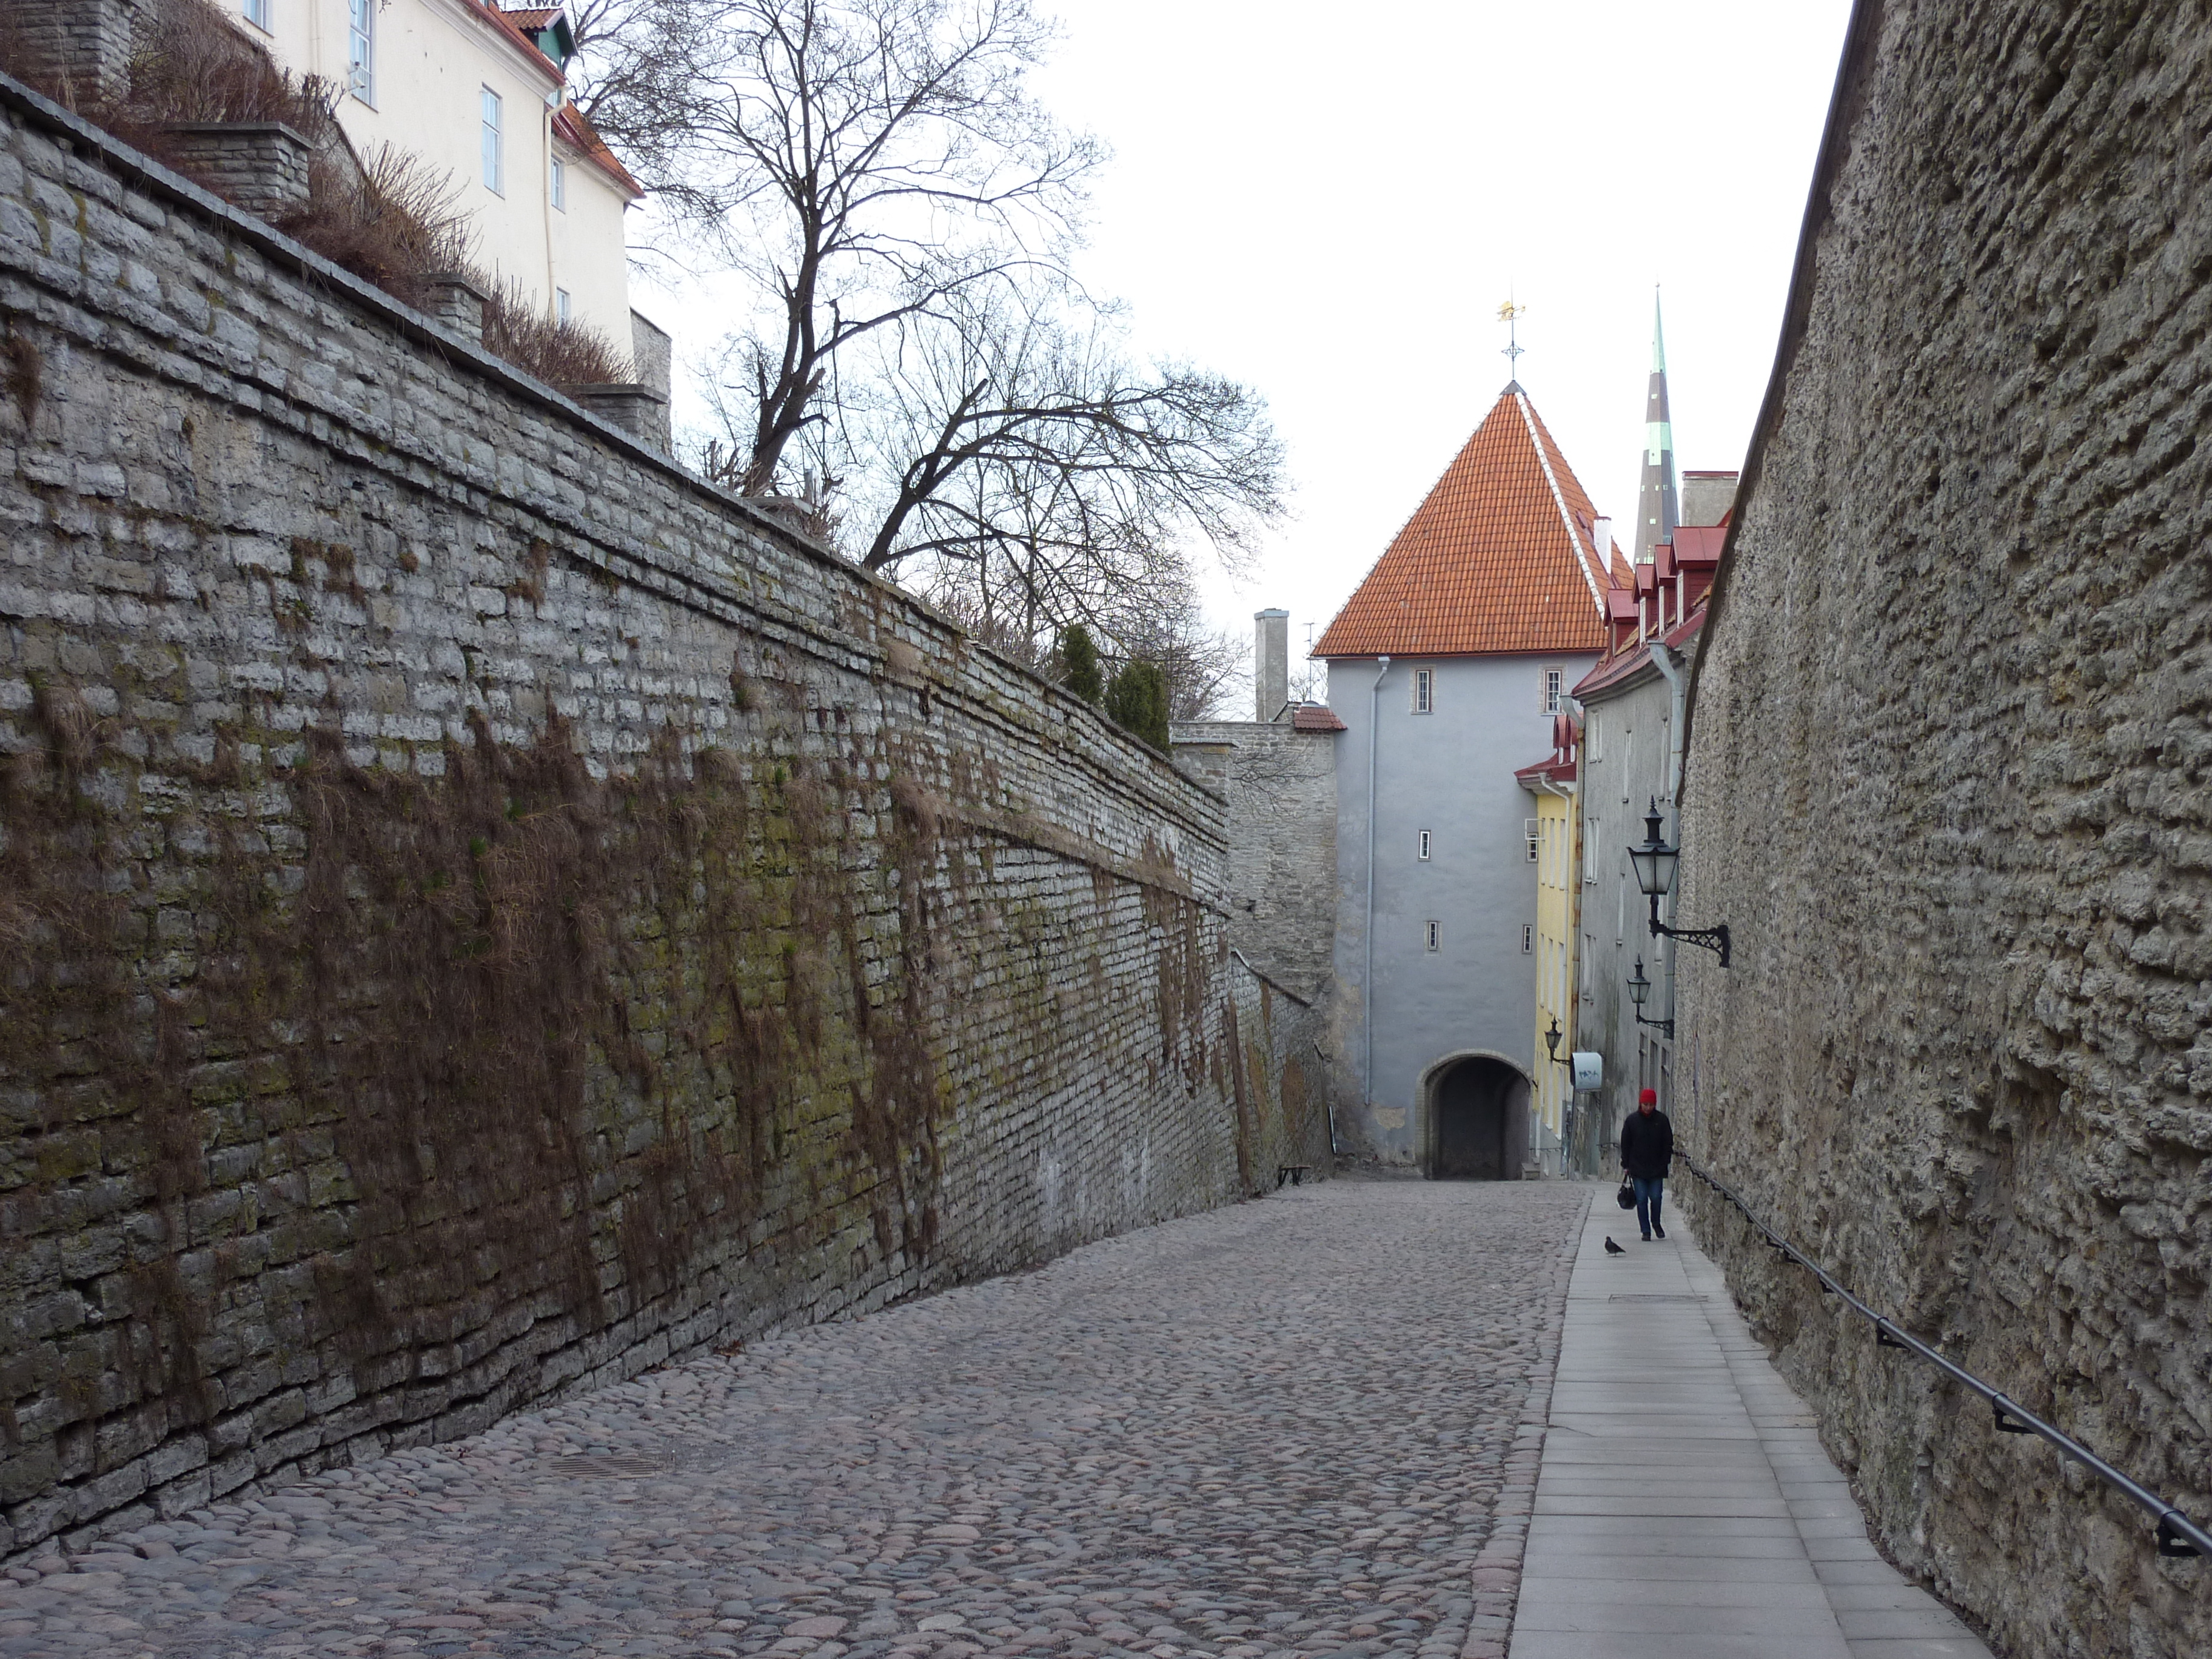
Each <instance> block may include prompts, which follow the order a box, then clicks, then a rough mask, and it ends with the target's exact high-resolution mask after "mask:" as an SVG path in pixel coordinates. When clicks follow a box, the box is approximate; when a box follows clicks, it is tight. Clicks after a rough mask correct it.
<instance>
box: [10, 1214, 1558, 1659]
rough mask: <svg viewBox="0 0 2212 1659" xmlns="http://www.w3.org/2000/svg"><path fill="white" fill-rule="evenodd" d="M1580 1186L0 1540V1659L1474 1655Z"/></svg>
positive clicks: (1169, 1262)
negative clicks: (170, 1512)
mask: <svg viewBox="0 0 2212 1659" xmlns="http://www.w3.org/2000/svg"><path fill="white" fill-rule="evenodd" d="M1588 1198H1589V1189H1588V1188H1586V1187H1582V1186H1577V1185H1570V1184H1565V1183H1558V1182H1547V1183H1526V1184H1524V1183H1517V1182H1516V1183H1512V1184H1499V1185H1487V1186H1484V1185H1455V1184H1431V1183H1427V1182H1358V1181H1338V1182H1328V1183H1324V1184H1322V1185H1318V1186H1312V1187H1306V1188H1293V1189H1290V1190H1287V1191H1285V1192H1283V1193H1279V1194H1275V1195H1274V1196H1273V1197H1270V1198H1268V1199H1266V1200H1261V1201H1259V1202H1255V1203H1250V1204H1243V1205H1238V1206H1233V1207H1231V1208H1229V1209H1226V1210H1221V1211H1216V1212H1212V1213H1211V1214H1208V1215H1204V1216H1200V1217H1195V1218H1191V1219H1188V1220H1183V1221H1177V1222H1171V1223H1169V1224H1166V1225H1161V1226H1158V1227H1153V1228H1150V1229H1147V1230H1146V1231H1142V1232H1139V1233H1133V1234H1130V1235H1127V1236H1125V1237H1121V1238H1116V1239H1110V1240H1107V1241H1105V1242H1103V1243H1098V1244H1094V1245H1091V1246H1089V1247H1087V1248H1085V1249H1082V1250H1079V1251H1077V1252H1076V1253H1074V1254H1073V1255H1069V1256H1066V1257H1064V1258H1062V1259H1061V1260H1060V1261H1056V1262H1054V1263H1052V1264H1051V1265H1049V1266H1048V1267H1043V1268H1041V1269H1039V1270H1036V1271H1035V1272H1031V1273H1023V1274H1020V1275H1018V1276H1015V1277H1012V1278H1009V1279H999V1280H994V1281H992V1282H990V1283H987V1284H981V1285H970V1286H967V1287H964V1288H962V1289H959V1290H956V1291H949V1292H947V1293H945V1294H944V1295H940V1296H936V1297H930V1298H928V1299H926V1300H922V1301H917V1302H914V1303H911V1304H906V1305H904V1306H901V1307H897V1308H893V1309H890V1310H887V1311H884V1312H882V1313H878V1314H874V1315H871V1316H867V1317H866V1318H862V1319H856V1320H853V1321H851V1322H844V1323H838V1324H833V1325H826V1326H819V1327H816V1328H812V1329H809V1330H805V1331H800V1332H797V1333H794V1334H790V1335H788V1336H784V1337H781V1338H777V1339H775V1340H769V1341H765V1342H762V1343H759V1344H757V1345H754V1346H750V1347H748V1348H747V1349H746V1350H745V1351H744V1352H741V1353H738V1354H733V1355H725V1356H716V1357H712V1358H702V1359H697V1360H694V1361H691V1362H689V1363H686V1364H680V1365H672V1366H669V1367H667V1368H665V1369H663V1370H659V1371H656V1372H653V1373H651V1374H649V1375H647V1376H643V1377H641V1378H639V1379H637V1380H635V1381H634V1382H631V1383H626V1384H623V1385H622V1386H620V1387H617V1388H613V1389H606V1390H604V1391H602V1392H600V1393H598V1394H594V1395H588V1396H585V1397H582V1398H579V1399H576V1400H574V1401H569V1402H567V1403H565V1404H561V1405H558V1406H556V1407H551V1408H549V1409H546V1410H543V1411H539V1412H536V1413H530V1414H528V1415H525V1416H518V1417H515V1418H513V1419H508V1420H507V1422H505V1423H503V1424H501V1425H500V1426H499V1427H497V1428H495V1429H494V1430H492V1431H489V1432H488V1433H485V1434H483V1435H479V1436H477V1437H474V1438H472V1439H469V1440H464V1441H454V1442H450V1443H445V1444H442V1445H439V1446H435V1447H425V1448H421V1449H415V1450H411V1451H406V1452H401V1453H396V1454H394V1455H391V1456H389V1457H386V1458H385V1459H383V1460H381V1461H380V1462H374V1463H371V1464H365V1465H362V1466H359V1467H356V1468H350V1469H343V1470H334V1471H331V1472H329V1473H326V1474H321V1475H319V1476H317V1477H315V1478H313V1479H312V1480H307V1481H304V1482H301V1483H299V1484H296V1485H293V1486H287V1487H285V1488H283V1489H282V1490H280V1491H276V1492H271V1493H270V1494H268V1495H266V1496H264V1497H262V1498H258V1499H254V1500H252V1501H248V1502H243V1503H235V1504H221V1505H217V1506H216V1507H214V1508H212V1509H209V1510H197V1511H195V1512H194V1513H193V1514H191V1516H188V1517H183V1518H179V1519H178V1520H175V1521H173V1522H167V1523H164V1524H161V1525H156V1526H151V1527H146V1528H140V1529H139V1530H137V1531H136V1532H134V1533H131V1534H125V1535H124V1536H122V1537H119V1538H117V1539H114V1540H112V1541H106V1542H104V1543H101V1544H98V1545H94V1546H93V1547H91V1548H90V1549H89V1550H88V1551H87V1552H85V1553H79V1554H76V1555H74V1556H71V1557H68V1558H64V1557H63V1556H60V1555H58V1554H53V1553H48V1554H45V1555H42V1556H40V1557H37V1558H34V1559H32V1560H30V1561H28V1562H20V1561H19V1562H18V1563H15V1564H14V1565H12V1566H11V1567H10V1569H9V1572H10V1574H11V1576H12V1579H13V1582H10V1583H5V1585H4V1588H0V1654H4V1655H9V1656H17V1655H21V1656H41V1655H50V1654H51V1655H64V1654H66V1655H81V1654H85V1653H97V1654H100V1655H103V1656H106V1655H116V1656H125V1659H127V1656H162V1659H168V1656H180V1655H191V1656H194V1659H228V1656H234V1655H236V1656H246V1655H252V1656H256V1659H260V1656H283V1655H295V1654H312V1655H315V1656H324V1655H349V1656H350V1655H383V1654H409V1655H416V1654H449V1653H472V1654H473V1653H495V1654H504V1655H514V1656H521V1655H532V1656H535V1655H554V1654H562V1655H567V1654H580V1655H589V1656H599V1655H617V1654H623V1655H629V1654H638V1655H659V1654H681V1655H695V1654H761V1653H766V1654H775V1655H779V1656H781V1655H791V1656H794V1659H876V1656H879V1655H881V1656H913V1659H924V1656H926V1659H963V1656H967V1655H972V1654H978V1653H981V1654H987V1655H993V1656H996V1655H1007V1656H1012V1655H1017V1654H1039V1655H1042V1654H1056V1655H1069V1656H1075V1655H1085V1656H1087V1655H1130V1656H1134V1655H1139V1654H1143V1655H1147V1656H1151V1659H1178V1656H1185V1655H1188V1656H1200V1655H1206V1656H1220V1659H1291V1656H1296V1655H1316V1656H1320V1655H1340V1654H1346V1655H1358V1656H1381V1655H1401V1656H1405V1659H1447V1656H1450V1659H1485V1656H1490V1655H1494V1654H1498V1653H1501V1652H1502V1651H1503V1650H1504V1648H1503V1643H1504V1635H1505V1626H1506V1625H1507V1623H1508V1615H1510V1607H1511V1594H1512V1590H1513V1587H1514V1584H1515V1583H1516V1580H1517V1575H1518V1563H1519V1560H1520V1553H1521V1548H1522V1539H1523V1537H1524V1535H1525V1532H1526V1527H1527V1522H1526V1516H1527V1513H1528V1509H1529V1507H1530V1500H1529V1494H1530V1492H1531V1490H1532V1488H1533V1486H1534V1471H1535V1465H1536V1462H1537V1459H1538V1455H1539V1451H1540V1447H1541V1420H1542V1414H1543V1410H1544V1407H1545V1401H1546V1399H1547V1396H1548V1392H1549V1388H1550V1375H1551V1370H1552V1365H1553V1359H1554V1358H1555V1356H1556V1353H1557V1347H1558V1340H1559V1338H1558V1332H1559V1314H1560V1305H1561V1301H1562V1298H1563V1296H1564V1292H1565V1283H1566V1275H1567V1271H1568V1266H1569V1261H1570V1260H1571V1257H1570V1255H1569V1254H1568V1248H1567V1247H1568V1246H1569V1244H1570V1243H1571V1237H1572V1236H1573V1235H1574V1234H1575V1233H1577V1231H1579V1225H1580V1222H1581V1219H1582V1217H1583V1212H1584V1211H1585V1209H1586V1208H1587V1205H1588ZM1532 1384H1534V1396H1533V1398H1532V1395H1531V1389H1532Z"/></svg>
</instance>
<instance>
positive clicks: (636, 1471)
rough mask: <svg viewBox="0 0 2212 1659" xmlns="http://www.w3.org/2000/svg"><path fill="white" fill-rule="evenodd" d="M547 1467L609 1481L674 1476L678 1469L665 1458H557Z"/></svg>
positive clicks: (551, 1469)
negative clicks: (655, 1475)
mask: <svg viewBox="0 0 2212 1659" xmlns="http://www.w3.org/2000/svg"><path fill="white" fill-rule="evenodd" d="M545 1467H546V1468H548V1469H550V1471H552V1473H554V1474H568V1475H586V1476H589V1475H597V1476H599V1477H600V1478H602V1479H604V1480H638V1479H639V1478H641V1476H644V1475H648V1474H673V1473H674V1472H675V1469H676V1465H675V1463H674V1462H672V1461H671V1460H670V1459H668V1458H665V1457H556V1458H554V1459H553V1460H552V1461H551V1462H549V1463H548V1464H547V1465H546V1466H545Z"/></svg>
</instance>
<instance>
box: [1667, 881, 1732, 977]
mask: <svg viewBox="0 0 2212 1659" xmlns="http://www.w3.org/2000/svg"><path fill="white" fill-rule="evenodd" d="M1651 937H1652V938H1654V939H1680V941H1681V942H1682V943H1683V944H1685V945H1702V946H1704V947H1705V949H1706V950H1708V951H1714V952H1717V954H1718V955H1719V957H1720V959H1721V966H1722V967H1723V968H1725V967H1727V966H1728V965H1729V930H1728V923H1726V922H1723V923H1721V925H1720V926H1719V927H1668V925H1667V924H1666V923H1665V922H1663V921H1660V920H1659V901H1658V900H1657V899H1656V897H1655V898H1654V899H1653V900H1652V901H1651Z"/></svg>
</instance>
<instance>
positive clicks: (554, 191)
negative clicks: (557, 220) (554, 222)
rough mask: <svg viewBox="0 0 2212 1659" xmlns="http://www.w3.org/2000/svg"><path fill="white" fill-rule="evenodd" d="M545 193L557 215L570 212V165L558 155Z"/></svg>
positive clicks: (554, 159)
mask: <svg viewBox="0 0 2212 1659" xmlns="http://www.w3.org/2000/svg"><path fill="white" fill-rule="evenodd" d="M545 191H546V199H547V200H548V201H550V202H551V203H552V204H553V210H554V211H555V212H556V213H566V212H567V211H568V163H567V162H566V161H562V159H561V158H560V157H559V156H557V155H556V156H555V157H554V158H553V167H552V175H551V177H550V179H549V180H548V181H547V184H546V186H545Z"/></svg>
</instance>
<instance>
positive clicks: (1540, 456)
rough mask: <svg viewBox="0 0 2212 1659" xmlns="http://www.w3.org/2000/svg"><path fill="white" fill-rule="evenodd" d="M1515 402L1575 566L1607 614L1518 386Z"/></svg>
mask: <svg viewBox="0 0 2212 1659" xmlns="http://www.w3.org/2000/svg"><path fill="white" fill-rule="evenodd" d="M1513 401H1514V403H1515V404H1516V405H1517V406H1518V407H1519V409H1520V410H1521V420H1522V424H1524V425H1525V426H1527V427H1528V442H1529V444H1530V445H1531V446H1532V447H1534V450H1535V452H1536V463H1537V465H1540V466H1541V467H1542V468H1543V469H1544V482H1545V483H1547V484H1549V485H1551V486H1552V505H1553V506H1554V507H1558V508H1559V524H1560V526H1561V528H1563V529H1564V530H1565V532H1567V545H1568V546H1569V547H1571V548H1572V549H1574V550H1575V568H1576V569H1577V570H1579V571H1581V572H1582V576H1583V586H1585V587H1587V588H1589V595H1590V603H1591V604H1592V605H1595V606H1596V607H1597V614H1598V615H1599V616H1600V617H1603V616H1604V615H1605V596H1604V595H1603V594H1602V593H1601V592H1598V591H1597V578H1596V577H1595V576H1593V575H1591V574H1590V571H1589V564H1588V563H1587V562H1585V561H1584V560H1583V544H1582V538H1581V537H1579V536H1577V535H1576V534H1575V521H1574V520H1573V518H1572V517H1571V515H1570V514H1569V513H1568V512H1567V498H1566V496H1565V495H1563V494H1562V493H1561V492H1560V489H1559V475H1558V474H1557V473H1555V472H1553V471H1552V458H1551V457H1550V456H1549V455H1547V454H1546V453H1544V436H1543V435H1539V434H1538V432H1537V430H1536V417H1535V415H1534V411H1533V410H1530V409H1529V407H1528V393H1527V392H1522V391H1520V390H1518V388H1517V387H1516V391H1515V394H1514V399H1513ZM1595 545H1596V543H1595V541H1593V542H1592V543H1591V546H1593V547H1595Z"/></svg>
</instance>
